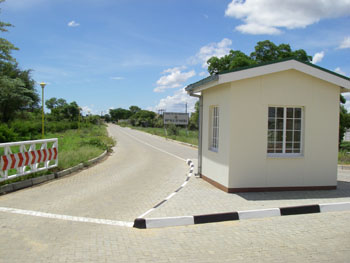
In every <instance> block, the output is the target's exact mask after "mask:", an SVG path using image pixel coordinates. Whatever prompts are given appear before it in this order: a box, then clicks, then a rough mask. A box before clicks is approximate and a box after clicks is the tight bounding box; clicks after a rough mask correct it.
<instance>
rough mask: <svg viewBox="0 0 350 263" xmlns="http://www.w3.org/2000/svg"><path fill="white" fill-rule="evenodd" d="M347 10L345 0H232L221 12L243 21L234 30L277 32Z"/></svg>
mask: <svg viewBox="0 0 350 263" xmlns="http://www.w3.org/2000/svg"><path fill="white" fill-rule="evenodd" d="M349 13H350V1H349V0H337V1H325V0H313V1H305V0H283V1H281V0H233V1H232V2H231V3H230V4H229V5H228V6H227V9H226V11H225V15H226V16H229V17H233V18H236V19H240V20H242V21H243V23H244V24H242V25H239V26H237V27H236V30H238V31H240V32H242V33H245V34H269V35H274V34H279V33H281V32H282V31H281V30H280V28H287V29H294V28H305V27H306V26H309V25H311V24H314V23H317V22H318V21H320V20H321V19H325V18H336V17H341V16H345V15H349Z"/></svg>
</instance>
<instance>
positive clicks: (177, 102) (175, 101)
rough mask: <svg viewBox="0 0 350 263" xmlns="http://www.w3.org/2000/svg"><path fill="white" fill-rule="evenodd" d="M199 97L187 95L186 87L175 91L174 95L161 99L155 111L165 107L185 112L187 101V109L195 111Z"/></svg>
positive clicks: (172, 110)
mask: <svg viewBox="0 0 350 263" xmlns="http://www.w3.org/2000/svg"><path fill="white" fill-rule="evenodd" d="M197 100H198V99H197V98H195V97H191V96H189V95H187V92H186V91H185V89H184V88H182V89H179V90H177V91H175V93H174V95H173V96H167V97H166V98H163V99H161V100H160V101H159V103H158V105H157V106H155V107H154V111H157V110H159V109H164V110H166V111H170V112H185V107H186V106H185V105H186V103H187V111H188V112H194V105H195V103H196V101H197Z"/></svg>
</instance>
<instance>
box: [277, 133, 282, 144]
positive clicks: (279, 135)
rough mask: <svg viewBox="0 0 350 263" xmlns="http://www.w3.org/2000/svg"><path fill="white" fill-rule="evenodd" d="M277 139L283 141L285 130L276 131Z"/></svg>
mask: <svg viewBox="0 0 350 263" xmlns="http://www.w3.org/2000/svg"><path fill="white" fill-rule="evenodd" d="M276 141H280V142H281V141H283V131H277V132H276Z"/></svg>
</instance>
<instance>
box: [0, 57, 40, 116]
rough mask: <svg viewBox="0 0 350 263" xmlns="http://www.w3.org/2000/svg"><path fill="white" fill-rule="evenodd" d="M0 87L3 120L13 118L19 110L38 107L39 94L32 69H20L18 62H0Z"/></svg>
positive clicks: (0, 106)
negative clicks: (35, 86) (31, 73)
mask: <svg viewBox="0 0 350 263" xmlns="http://www.w3.org/2000/svg"><path fill="white" fill-rule="evenodd" d="M0 87H1V88H0V117H1V120H2V122H8V121H9V120H11V119H13V118H14V116H15V113H16V112H17V111H20V110H33V109H34V108H37V107H38V102H39V95H38V93H37V92H36V90H35V88H34V80H33V79H32V78H31V76H30V70H27V71H22V70H20V69H19V68H18V65H17V63H14V64H11V63H0Z"/></svg>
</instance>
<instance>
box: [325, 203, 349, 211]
mask: <svg viewBox="0 0 350 263" xmlns="http://www.w3.org/2000/svg"><path fill="white" fill-rule="evenodd" d="M319 206H320V211H321V213H324V212H336V211H346V210H350V203H349V202H344V203H328V204H320V205H319Z"/></svg>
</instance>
